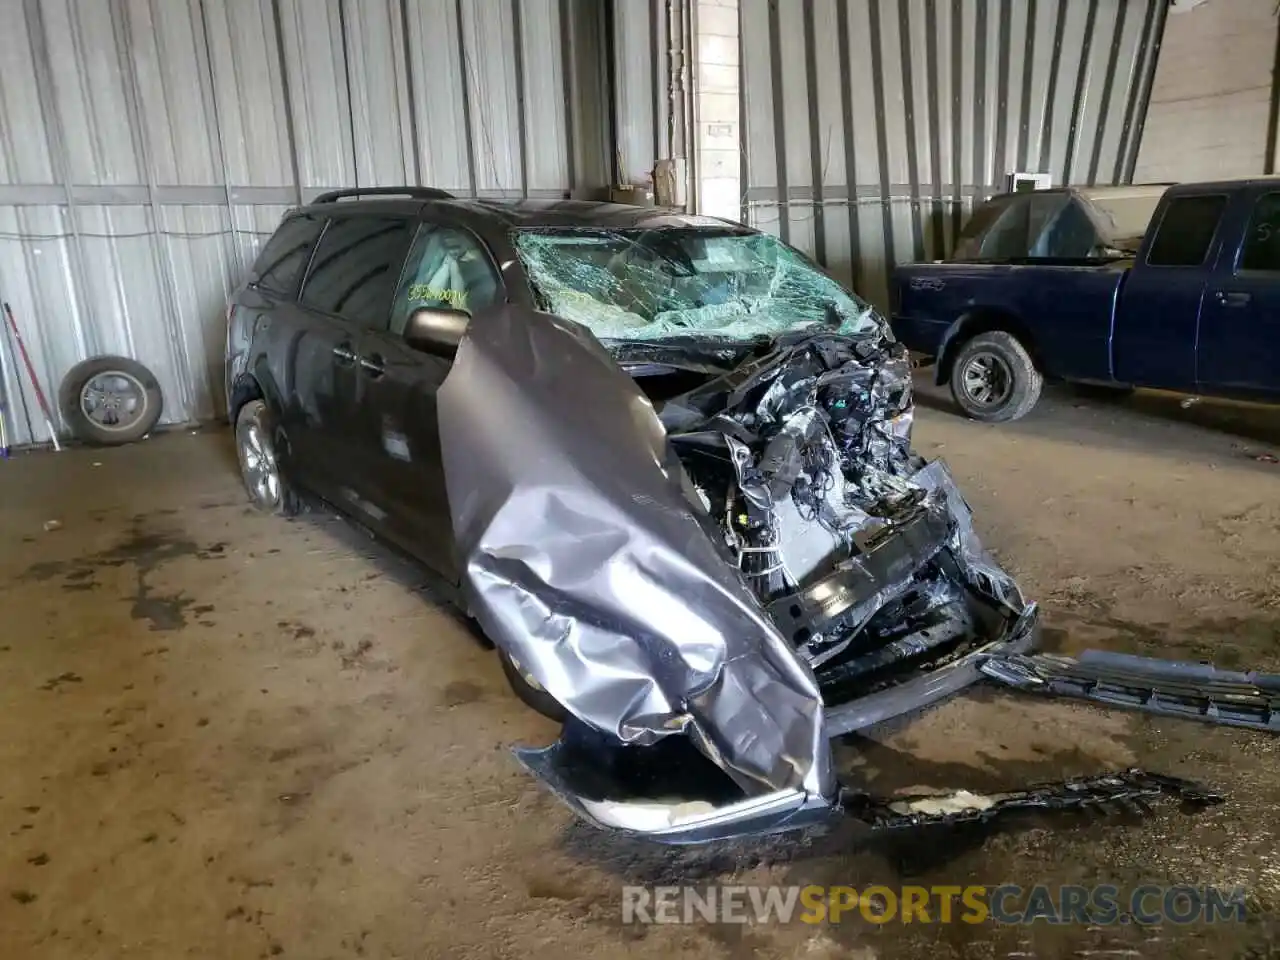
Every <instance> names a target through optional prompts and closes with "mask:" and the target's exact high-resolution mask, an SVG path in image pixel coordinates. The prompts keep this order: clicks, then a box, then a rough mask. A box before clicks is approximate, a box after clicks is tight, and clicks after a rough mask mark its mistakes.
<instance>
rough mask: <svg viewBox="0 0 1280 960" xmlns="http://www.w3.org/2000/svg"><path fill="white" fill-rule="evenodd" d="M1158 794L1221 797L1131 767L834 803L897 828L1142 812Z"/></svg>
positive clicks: (843, 797)
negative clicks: (978, 789)
mask: <svg viewBox="0 0 1280 960" xmlns="http://www.w3.org/2000/svg"><path fill="white" fill-rule="evenodd" d="M1162 796H1170V797H1173V798H1176V799H1178V800H1180V801H1183V802H1184V803H1188V804H1191V805H1193V806H1201V807H1204V806H1214V805H1216V804H1219V803H1222V802H1223V797H1222V795H1221V794H1219V793H1216V792H1214V791H1212V790H1209V789H1207V788H1205V787H1202V786H1200V785H1199V784H1197V783H1193V782H1192V781H1190V780H1183V779H1182V778H1180V777H1168V776H1164V775H1162V774H1156V773H1147V772H1146V771H1144V770H1140V769H1137V768H1133V769H1130V770H1125V771H1123V772H1120V773H1104V774H1099V775H1097V776H1092V777H1081V778H1078V779H1074V780H1066V781H1063V782H1062V783H1051V784H1039V785H1036V786H1033V787H1028V788H1027V789H1025V790H1014V791H1008V792H1003V793H992V794H975V793H970V792H969V791H967V790H957V791H955V792H953V793H949V794H936V795H920V796H914V797H874V796H872V795H871V794H868V793H863V792H861V791H857V790H850V789H847V788H846V789H842V790H841V792H840V796H839V799H838V805H839V807H840V809H841V810H842V811H843V812H844V813H846V814H848V815H849V816H852V817H854V818H856V819H858V820H863V821H865V822H866V823H869V824H870V825H871V826H873V827H877V828H880V829H898V828H902V827H922V826H929V825H938V824H943V825H950V824H956V823H963V822H969V821H981V820H989V819H991V818H992V817H996V816H999V815H1000V814H1004V813H1011V812H1014V811H1017V810H1090V811H1098V812H1108V811H1110V810H1115V809H1129V810H1137V811H1142V812H1145V808H1146V804H1147V803H1148V802H1149V801H1151V800H1155V799H1157V798H1159V797H1162Z"/></svg>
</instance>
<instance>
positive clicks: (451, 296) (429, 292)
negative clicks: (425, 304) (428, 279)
mask: <svg viewBox="0 0 1280 960" xmlns="http://www.w3.org/2000/svg"><path fill="white" fill-rule="evenodd" d="M409 299H410V300H427V301H433V300H434V301H436V302H442V303H447V304H448V305H449V306H451V307H453V308H454V309H455V310H465V309H467V292H466V291H465V290H450V289H448V288H447V287H433V286H431V285H430V284H426V283H414V284H411V285H410V286H409Z"/></svg>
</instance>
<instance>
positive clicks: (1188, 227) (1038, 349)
mask: <svg viewBox="0 0 1280 960" xmlns="http://www.w3.org/2000/svg"><path fill="white" fill-rule="evenodd" d="M892 294H893V310H892V313H893V329H894V332H895V334H896V335H897V336H898V339H900V340H901V341H902V342H903V343H905V344H906V346H907V347H908V348H909V349H911V350H912V351H914V352H917V353H920V354H924V355H926V356H930V357H933V358H935V359H936V362H937V380H938V383H940V384H941V383H950V386H951V394H952V396H953V397H954V398H955V401H956V403H957V404H958V405H959V406H960V408H961V409H962V410H964V412H965V413H966V414H968V415H969V416H970V417H972V418H974V419H975V420H985V421H991V422H997V421H1005V420H1016V419H1017V418H1018V417H1021V416H1023V415H1025V414H1026V413H1027V412H1028V411H1030V410H1031V408H1032V407H1033V406H1035V403H1036V400H1037V399H1038V398H1039V396H1040V388H1041V385H1042V384H1043V382H1044V379H1045V378H1046V377H1049V378H1057V379H1061V380H1067V381H1072V382H1077V383H1086V384H1093V385H1095V386H1100V387H1104V388H1108V389H1114V390H1117V391H1121V390H1128V389H1131V388H1133V387H1157V388H1162V389H1166V390H1175V391H1179V392H1184V393H1196V394H1206V395H1218V396H1238V397H1248V398H1255V399H1272V400H1277V399H1280V178H1277V179H1253V180H1234V181H1224V182H1219V183H1186V184H1179V185H1177V186H1167V185H1157V186H1128V187H1096V188H1079V189H1075V188H1069V189H1061V190H1042V191H1035V192H1029V193H1026V192H1024V193H1011V194H1004V195H1001V196H997V197H993V198H991V199H990V200H988V201H987V202H986V203H984V204H982V205H980V206H979V207H978V208H977V209H976V210H975V211H974V213H973V216H972V217H971V218H970V220H969V222H968V223H967V224H966V226H965V228H964V230H963V231H962V233H961V236H960V240H959V242H958V244H957V245H956V249H955V252H954V255H953V257H952V259H950V260H948V261H945V262H936V263H921V264H912V265H910V266H903V267H900V268H899V269H898V270H897V271H895V273H894V280H893V289H892Z"/></svg>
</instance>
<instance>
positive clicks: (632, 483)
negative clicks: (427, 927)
mask: <svg viewBox="0 0 1280 960" xmlns="http://www.w3.org/2000/svg"><path fill="white" fill-rule="evenodd" d="M370 193H371V192H370V191H346V192H343V193H340V194H333V195H326V196H324V197H321V198H319V199H318V200H317V202H316V203H315V204H313V205H312V206H310V207H307V208H303V209H302V210H300V211H296V212H294V213H292V214H291V215H290V216H289V217H287V218H286V220H285V221H284V223H283V224H282V225H281V227H280V229H279V230H278V231H277V233H276V235H275V236H274V237H273V238H272V240H271V241H270V242H269V243H268V244H267V245H266V247H265V249H264V251H263V254H262V256H261V258H260V259H259V263H258V264H257V265H256V266H255V272H254V274H253V276H252V277H251V279H250V281H249V282H248V283H247V284H246V285H245V287H244V288H242V290H240V291H239V292H238V293H237V294H236V295H235V297H234V298H233V301H232V304H231V310H230V330H229V333H228V397H229V399H230V409H229V411H228V412H229V414H230V416H231V419H232V422H233V423H235V424H236V425H237V429H236V434H237V446H238V449H239V453H240V462H241V467H242V471H243V473H244V476H245V481H246V486H247V487H248V489H249V491H250V495H251V497H252V498H253V500H254V502H255V503H257V504H258V505H259V506H260V507H262V508H264V509H267V510H272V511H275V512H280V513H287V512H289V511H290V510H291V509H293V507H294V506H295V505H296V498H297V495H298V493H299V492H300V491H302V490H306V491H307V492H309V493H313V494H315V495H318V496H320V497H322V498H323V499H325V500H327V501H329V502H330V503H332V504H334V505H335V506H337V507H338V508H339V509H341V510H343V511H345V512H347V513H348V514H350V515H351V516H353V517H354V518H355V519H357V520H358V521H359V522H361V523H362V524H364V525H365V526H367V527H369V528H370V529H371V530H373V531H374V532H375V533H377V534H379V535H381V536H384V537H385V538H387V539H388V540H390V541H391V542H393V543H395V544H397V545H399V546H400V547H402V548H403V549H405V550H408V551H409V552H410V553H412V554H413V555H415V556H416V557H417V558H418V559H419V560H421V561H422V562H423V563H424V564H427V565H429V566H432V567H434V568H435V569H436V570H437V571H438V572H439V573H441V574H442V575H444V576H445V577H446V578H447V579H449V580H451V581H452V582H453V583H454V584H455V585H456V586H457V589H458V595H459V599H460V602H461V603H462V604H463V605H464V606H465V608H466V610H467V612H468V613H469V614H470V615H471V616H472V617H474V618H475V620H476V621H477V622H478V624H479V625H480V627H481V628H482V629H483V631H484V633H485V634H486V635H487V636H488V637H489V638H490V639H491V640H492V641H493V643H494V644H495V645H496V646H497V647H498V649H499V651H500V653H501V655H502V656H503V657H504V665H505V666H507V668H508V675H509V676H511V677H512V679H513V685H515V686H516V687H517V690H518V691H520V690H521V688H522V687H523V691H522V693H523V695H525V696H526V699H529V700H531V702H534V703H535V704H537V703H541V704H542V705H543V709H544V712H548V713H553V714H558V715H560V716H563V717H564V721H565V722H564V727H563V734H562V737H561V738H560V740H559V741H558V742H557V743H555V744H554V745H552V746H551V747H548V748H545V749H523V750H520V751H518V752H517V754H518V756H519V758H520V760H521V761H522V762H523V763H524V765H525V766H526V767H527V768H528V769H529V770H531V771H532V772H533V773H534V774H536V775H537V776H538V777H540V778H541V779H542V780H544V781H545V782H546V783H547V784H548V785H549V786H550V787H551V788H552V789H553V790H554V791H555V792H556V793H557V794H559V795H560V796H561V797H562V798H563V799H564V800H565V801H566V802H567V803H568V804H569V805H570V806H572V807H573V808H574V809H575V810H577V811H578V812H579V813H580V814H581V815H582V816H584V817H586V818H587V819H589V820H591V821H594V822H595V823H597V824H600V825H602V826H605V827H609V828H615V829H619V830H624V831H628V832H632V833H636V834H641V835H645V836H650V837H654V838H657V839H662V840H668V841H694V840H704V839H711V838H715V837H724V836H730V835H735V834H740V833H744V832H758V831H766V830H774V829H779V828H782V827H790V826H796V825H799V824H801V823H804V822H807V821H808V820H809V819H812V818H817V817H820V816H825V815H826V814H828V813H829V812H830V810H831V809H832V808H833V807H834V806H836V805H838V804H839V803H840V802H841V801H840V789H841V788H840V785H839V784H838V782H837V780H836V777H835V774H834V772H833V769H832V759H831V749H830V745H829V742H830V740H831V738H833V737H835V736H838V735H840V734H843V733H847V732H849V731H853V730H857V729H861V728H864V727H867V726H869V725H871V724H875V723H878V722H880V721H883V720H885V719H888V718H891V717H894V716H898V715H901V714H904V713H907V712H909V711H912V710H916V709H918V708H920V707H922V706H924V705H927V704H929V703H931V702H934V701H936V700H938V699H940V698H942V697H945V696H947V695H949V694H952V693H954V692H956V691H958V690H959V689H961V688H963V687H965V686H966V685H968V684H970V683H972V682H974V681H975V680H977V679H979V677H980V676H981V671H980V667H981V664H982V661H983V658H984V657H987V656H989V655H990V654H992V653H995V652H1000V653H1006V652H1007V653H1014V652H1018V651H1022V650H1025V649H1026V648H1028V647H1029V646H1030V645H1031V642H1032V639H1033V633H1034V631H1035V625H1036V611H1035V607H1034V605H1031V604H1028V603H1027V602H1026V601H1025V600H1024V598H1023V596H1022V594H1021V593H1020V591H1019V589H1018V587H1017V585H1016V584H1015V583H1014V582H1013V580H1012V579H1011V578H1010V577H1009V576H1008V574H1006V573H1005V572H1004V571H1003V570H1002V569H1001V568H1000V567H999V566H998V565H997V564H996V563H995V562H994V560H993V559H992V558H991V556H990V555H989V554H988V553H987V552H986V551H984V549H983V547H982V544H981V542H980V541H979V539H978V537H977V535H976V534H975V532H974V528H973V522H972V517H971V516H970V512H969V509H968V507H967V505H966V504H965V502H964V499H963V497H962V496H961V494H960V492H959V491H958V490H957V488H956V485H955V483H954V481H953V479H952V477H951V475H950V473H949V472H948V471H947V469H946V467H945V465H944V464H943V463H941V462H937V461H935V462H933V463H926V462H924V461H923V460H922V459H921V458H919V457H918V456H916V455H914V454H913V453H912V451H911V445H910V438H911V422H912V394H911V377H910V365H909V362H908V358H907V354H906V351H905V349H904V348H903V347H902V346H901V345H900V344H898V343H897V342H895V340H894V339H893V337H892V335H891V334H890V333H889V331H888V328H887V327H886V325H885V323H884V321H883V320H882V318H881V317H880V316H878V315H877V314H876V313H875V311H874V310H872V309H871V308H870V307H869V306H868V305H867V304H865V303H864V302H862V301H861V300H859V299H858V298H856V297H855V296H853V295H852V294H850V293H849V292H848V291H846V290H844V289H843V288H841V287H840V286H839V284H837V283H836V282H835V281H834V280H832V279H831V278H830V277H828V276H827V275H826V274H824V273H823V272H822V271H821V270H820V269H818V268H817V267H816V266H815V265H814V264H812V263H811V262H810V261H809V260H808V259H807V258H805V257H804V256H803V255H801V254H800V253H798V252H797V251H795V250H793V249H792V248H790V247H787V246H786V245H785V244H782V243H781V242H780V241H778V240H777V239H775V238H773V237H769V236H766V235H763V234H760V233H758V232H756V231H753V230H750V229H747V228H745V227H742V226H739V225H735V224H729V223H725V222H722V221H719V220H713V219H709V218H702V217H693V216H685V215H681V214H675V213H671V212H669V211H661V210H653V209H642V208H632V207H623V206H618V205H612V204H589V203H577V202H563V203H553V204H545V203H543V204H540V203H530V202H524V203H515V204H505V203H496V202H488V201H473V200H454V199H452V198H448V197H447V195H445V196H441V195H439V192H438V191H424V190H421V189H416V188H413V189H405V190H403V191H400V190H396V191H372V193H373V194H374V196H373V197H371V196H370ZM390 193H395V194H397V197H396V198H395V199H392V198H391V197H390V196H388V194H390ZM535 694H536V695H537V696H536V697H535V696H534V695H535Z"/></svg>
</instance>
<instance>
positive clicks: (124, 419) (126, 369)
mask: <svg viewBox="0 0 1280 960" xmlns="http://www.w3.org/2000/svg"><path fill="white" fill-rule="evenodd" d="M58 408H59V409H60V410H61V411H62V419H63V420H64V421H65V422H66V424H67V426H69V427H70V428H71V432H72V433H73V434H75V436H76V438H77V439H78V440H83V441H84V442H85V443H94V444H99V445H101V446H115V445H117V444H121V443H131V442H132V441H134V440H141V439H142V438H143V437H145V436H146V435H147V434H148V433H150V432H151V429H152V428H153V427H154V426H155V425H156V422H157V421H158V420H159V419H160V414H161V412H162V411H163V409H164V396H163V394H161V392H160V384H159V383H158V382H157V381H156V378H155V375H154V374H153V373H152V372H151V371H150V370H148V369H147V368H146V367H144V366H143V365H142V364H140V363H139V362H138V361H137V360H130V359H129V358H128V357H111V356H106V357H90V358H89V359H88V360H84V361H82V362H80V363H77V364H76V365H75V366H74V367H72V368H71V369H70V370H69V371H68V372H67V375H66V376H65V377H63V378H62V385H61V386H60V387H59V388H58Z"/></svg>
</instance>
